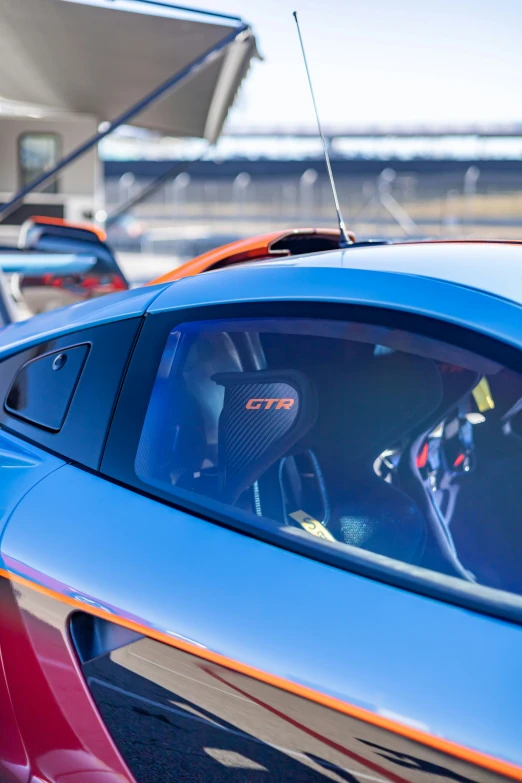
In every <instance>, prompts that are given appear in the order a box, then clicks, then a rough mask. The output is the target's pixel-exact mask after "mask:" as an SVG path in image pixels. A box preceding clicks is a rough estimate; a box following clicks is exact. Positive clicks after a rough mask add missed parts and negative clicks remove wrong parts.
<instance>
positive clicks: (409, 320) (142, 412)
mask: <svg viewBox="0 0 522 783" xmlns="http://www.w3.org/2000/svg"><path fill="white" fill-rule="evenodd" d="M263 317H270V318H274V317H285V318H289V317H296V318H298V317H301V318H303V317H304V318H307V319H328V320H343V321H352V322H353V321H355V322H357V321H360V322H363V323H370V324H375V325H382V326H391V327H395V328H399V329H404V330H406V331H412V332H416V333H417V334H419V335H423V336H426V337H432V338H435V339H437V340H441V341H444V342H448V343H450V344H453V345H455V346H457V347H460V348H464V349H467V350H470V351H473V352H476V353H479V354H481V355H483V356H484V357H486V358H489V359H492V360H493V361H496V362H499V363H501V364H502V365H504V366H505V367H506V368H509V369H512V370H514V371H516V372H519V373H521V374H522V352H521V351H520V350H519V349H518V348H515V347H513V346H510V345H507V344H506V343H502V342H500V341H497V340H495V339H494V338H491V337H488V336H486V335H482V334H480V333H477V332H473V331H472V330H469V329H465V328H463V327H460V326H456V325H453V324H448V323H447V322H443V321H437V320H435V319H433V318H429V317H426V316H419V315H416V314H410V313H407V312H404V311H398V310H392V309H388V308H382V307H370V306H366V305H350V304H337V303H315V302H313V303H311V302H295V301H293V302H292V301H289V302H281V301H277V302H254V303H248V304H245V303H239V304H227V305H208V306H202V307H197V308H188V309H186V310H174V311H168V312H162V313H157V314H153V315H147V316H146V317H145V322H144V325H143V328H142V330H141V333H140V336H139V339H138V341H137V345H136V347H135V350H134V353H133V355H132V358H131V361H130V363H129V367H128V370H127V375H126V377H125V381H124V383H123V386H122V390H121V393H120V397H119V400H118V404H117V406H116V410H115V414H114V417H113V420H112V424H111V427H110V430H109V435H108V438H107V441H106V446H105V450H104V454H103V457H102V462H101V468H100V472H101V474H102V475H103V476H104V478H107V479H109V480H111V481H114V482H115V483H117V484H118V485H120V486H122V487H125V488H127V489H131V490H133V491H135V492H138V493H139V494H141V495H143V496H145V497H148V498H150V499H153V500H156V501H158V502H160V503H162V504H164V505H167V506H170V507H172V508H176V509H177V510H179V511H182V512H185V513H187V514H190V515H193V516H196V517H199V518H201V519H204V520H206V521H208V522H212V523H214V524H217V525H219V526H221V527H225V528H227V529H230V530H234V531H235V532H237V533H240V534H242V535H247V536H249V537H251V538H254V539H257V540H258V541H259V542H263V543H265V544H268V545H272V546H277V547H278V548H280V549H284V550H287V551H289V552H292V553H294V554H296V555H301V556H304V557H307V558H309V559H312V560H315V561H317V562H321V563H323V564H325V565H328V566H333V567H335V568H338V569H340V570H343V571H348V572H351V573H356V574H359V575H360V576H362V577H366V578H370V579H373V580H375V581H379V582H383V583H385V584H388V585H390V586H393V587H396V588H400V589H405V590H408V591H409V592H413V593H416V594H419V595H421V596H425V597H427V598H431V599H436V600H438V601H442V602H445V603H450V604H453V605H456V606H460V607H462V608H465V609H469V610H472V611H476V612H479V613H480V614H486V615H490V616H493V617H496V618H501V619H504V620H509V621H511V622H515V623H517V624H521V625H522V596H517V595H516V594H512V593H508V592H504V591H500V590H496V589H494V588H488V587H485V586H481V585H476V584H472V583H467V582H465V581H464V580H460V579H458V578H456V577H451V576H445V575H444V574H440V573H437V572H433V571H428V570H427V569H421V568H419V567H417V566H412V565H409V564H406V563H401V562H400V561H394V560H391V559H389V558H386V557H382V556H380V555H374V554H373V553H368V552H365V551H362V552H360V553H357V552H356V551H355V548H354V551H353V552H352V551H351V550H348V549H347V548H346V545H344V544H341V543H337V542H335V543H330V542H327V543H323V544H322V546H317V542H316V541H314V540H311V539H310V537H309V536H308V535H306V534H304V533H303V535H301V532H300V531H298V530H297V528H296V531H297V532H288V531H285V530H281V529H279V528H278V527H277V526H276V524H275V523H273V522H270V521H269V520H263V519H262V518H258V520H254V521H249V520H247V519H241V518H240V517H239V515H238V516H237V517H233V516H230V515H228V514H226V513H224V511H223V508H225V506H222V504H217V503H214V502H213V501H212V500H210V499H207V498H205V502H204V503H199V502H197V501H196V500H194V499H193V497H184V496H183V494H182V493H180V494H176V495H173V494H172V493H170V492H167V491H163V490H162V489H161V488H160V487H158V486H153V485H151V484H149V483H146V482H144V481H142V480H141V479H140V478H139V477H138V476H137V474H136V473H135V468H134V465H135V458H136V453H137V449H138V444H139V441H140V437H141V432H142V429H143V424H144V421H145V416H146V413H147V408H148V404H149V400H150V396H151V393H152V389H153V386H154V383H155V380H156V375H157V371H158V367H159V363H160V359H161V356H162V354H163V350H164V348H165V344H166V340H167V337H168V335H169V334H170V332H171V331H173V330H174V329H175V328H176V327H177V326H179V325H181V324H184V323H188V322H195V321H209V320H214V319H216V320H217V319H219V320H226V319H231V318H263Z"/></svg>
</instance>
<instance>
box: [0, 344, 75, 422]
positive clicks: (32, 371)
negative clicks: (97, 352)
mask: <svg viewBox="0 0 522 783" xmlns="http://www.w3.org/2000/svg"><path fill="white" fill-rule="evenodd" d="M88 350H89V347H88V346H87V345H77V346H75V347H74V348H68V349H67V350H65V351H58V352H56V353H50V354H47V355H46V356H41V357H39V358H38V359H33V360H32V361H30V362H28V363H27V364H25V365H24V366H23V367H22V368H21V370H20V371H19V372H18V375H17V376H16V378H15V380H14V383H13V385H12V386H11V388H10V390H9V394H8V395H7V399H6V402H5V407H6V410H8V411H9V412H10V413H13V414H15V415H16V416H18V417H20V418H22V419H25V420H26V421H30V422H31V423H33V424H38V425H39V426H40V427H45V428H47V429H50V430H59V429H60V428H61V426H62V424H63V422H64V419H65V416H66V414H67V409H68V408H69V404H70V402H71V400H72V396H73V394H74V390H75V388H76V384H77V382H78V379H79V377H80V373H81V371H82V367H83V365H84V362H85V358H86V356H87V352H88Z"/></svg>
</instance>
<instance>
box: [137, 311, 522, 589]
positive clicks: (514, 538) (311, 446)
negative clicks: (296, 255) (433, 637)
mask: <svg viewBox="0 0 522 783" xmlns="http://www.w3.org/2000/svg"><path fill="white" fill-rule="evenodd" d="M169 339H170V340H171V343H172V344H174V343H175V354H174V360H173V361H172V362H171V365H170V371H169V372H165V371H164V370H161V368H160V373H159V374H158V379H157V381H156V385H155V388H154V391H153V395H152V399H151V402H150V406H149V411H148V414H147V418H146V421H145V426H144V430H143V434H142V438H141V441H140V447H139V451H138V456H137V460H136V471H137V473H138V475H139V476H140V477H141V478H142V479H143V480H145V481H148V482H151V483H159V484H160V485H161V486H163V487H165V486H168V487H170V488H171V490H172V492H173V493H175V492H176V491H179V490H182V491H184V492H190V493H196V494H197V495H198V496H200V497H208V498H212V499H213V500H217V501H219V502H220V503H224V504H226V506H227V508H228V509H229V511H230V510H231V509H234V513H238V514H241V513H242V514H245V513H246V514H249V515H255V516H257V517H263V518H264V519H268V520H271V521H272V522H273V523H274V524H277V525H279V526H294V527H301V528H303V529H305V530H307V531H308V532H309V533H310V534H311V535H313V536H315V537H316V538H317V539H323V540H329V541H337V542H341V543H344V544H346V545H348V546H350V547H357V548H360V549H364V550H367V551H369V552H373V553H375V554H378V555H384V556H386V557H389V558H393V559H395V560H398V561H401V562H403V563H408V564H411V565H414V566H420V567H423V568H428V569H431V570H432V571H436V572H439V573H443V574H447V575H450V576H454V577H459V578H461V579H464V580H466V581H468V582H477V583H479V584H483V585H487V586H490V587H495V588H500V589H504V590H509V591H512V592H518V593H522V579H521V578H520V575H519V571H520V569H519V567H518V564H519V562H520V556H521V555H522V535H521V534H520V532H519V513H520V507H521V501H522V498H520V493H519V492H518V491H517V484H518V482H517V477H518V475H519V470H520V468H521V466H522V440H521V439H520V438H519V437H518V435H517V434H516V432H515V430H516V429H517V428H516V427H515V426H511V422H513V421H515V419H517V416H520V419H521V423H522V413H521V412H520V408H517V407H516V406H517V403H518V401H519V400H521V399H522V377H521V376H518V374H516V373H514V372H512V371H511V370H507V369H505V368H502V367H501V366H500V365H498V364H496V363H495V362H492V361H490V360H488V359H485V358H483V357H480V356H476V355H474V354H472V353H470V352H469V351H466V350H462V349H459V348H454V347H452V346H449V345H447V344H444V343H442V342H439V341H436V340H433V339H431V338H424V337H420V336H416V335H411V334H408V333H406V332H401V331H399V330H395V329H394V330H392V329H387V328H384V327H375V326H370V325H365V324H349V323H346V322H329V321H319V322H318V321H306V320H305V319H302V320H300V319H273V320H269V319H266V320H265V321H264V322H263V321H261V320H258V321H257V322H256V321H255V320H254V319H252V320H251V321H243V322H242V321H236V322H232V321H231V322H228V323H226V322H220V323H210V322H209V323H203V322H202V323H199V324H186V325H184V326H182V327H179V328H178V329H177V330H175V332H174V333H173V334H171V336H170V338H169ZM169 350H170V353H172V351H173V348H172V345H171V348H170V349H169ZM166 353H167V351H166ZM521 407H522V406H521ZM520 430H521V432H522V426H521V427H520ZM318 543H319V541H318Z"/></svg>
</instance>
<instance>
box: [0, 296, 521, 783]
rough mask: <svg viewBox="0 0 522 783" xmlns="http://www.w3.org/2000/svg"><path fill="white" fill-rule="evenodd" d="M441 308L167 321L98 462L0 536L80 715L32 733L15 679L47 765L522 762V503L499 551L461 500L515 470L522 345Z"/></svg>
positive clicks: (220, 769) (295, 772) (220, 310)
mask: <svg viewBox="0 0 522 783" xmlns="http://www.w3.org/2000/svg"><path fill="white" fill-rule="evenodd" d="M193 284H194V283H192V285H193ZM294 291H295V288H294ZM466 295H468V294H466ZM180 298H181V299H182V298H183V297H182V296H181V297H180ZM479 298H480V297H479V296H478V295H477V302H478V299H479ZM160 301H161V300H160ZM492 306H493V305H492ZM495 306H496V305H495ZM506 307H508V306H507V305H506ZM506 312H507V310H506ZM434 326H435V327H436V328H437V329H438V330H439V331H440V323H438V324H434V322H433V321H430V320H429V319H424V320H423V319H419V318H418V317H415V318H414V319H412V317H411V316H410V315H409V314H408V313H406V312H404V311H401V309H400V308H399V307H396V309H395V312H391V311H390V310H389V309H386V310H385V309H380V308H378V307H376V306H374V307H372V309H371V310H370V309H368V310H364V308H361V307H360V306H357V307H354V306H353V305H352V306H350V304H349V302H348V304H346V305H345V306H342V307H341V306H339V305H338V304H334V303H333V302H331V303H326V304H325V303H324V302H322V303H315V304H314V303H311V302H306V301H304V300H303V301H297V302H294V303H292V304H291V305H289V304H288V302H282V303H281V302H277V301H269V302H264V303H263V302H247V303H246V304H241V303H240V304H237V303H236V304H234V305H231V304H222V305H219V304H217V305H216V304H213V305H212V306H209V307H199V308H194V307H192V308H186V309H184V308H183V307H181V306H180V305H179V304H178V306H176V307H164V306H163V307H162V306H161V304H160V306H158V307H157V309H156V310H155V311H154V312H152V311H151V312H149V315H148V316H147V318H146V321H145V324H144V326H143V328H142V330H141V332H140V335H139V339H138V342H137V345H136V348H135V350H134V353H133V356H132V360H131V363H130V365H129V368H128V371H127V374H126V378H125V383H124V385H123V388H122V390H121V393H120V394H119V397H118V404H117V408H116V411H115V415H114V418H113V420H112V424H111V429H110V433H109V437H108V440H107V444H106V447H105V449H104V456H103V460H102V462H101V465H100V467H99V468H98V469H86V466H85V465H82V464H81V463H79V462H76V461H74V462H71V461H69V463H68V464H66V465H63V466H61V467H59V468H58V469H57V470H55V471H54V472H52V473H50V474H49V475H48V476H47V477H45V478H44V479H43V480H41V481H40V482H39V483H38V484H37V485H36V486H34V488H33V489H32V490H31V491H30V492H29V493H28V494H26V495H25V497H24V498H23V499H22V500H21V502H19V503H18V505H17V507H16V509H15V510H14V512H13V513H12V514H11V516H10V520H9V524H8V526H7V529H6V532H5V534H4V538H3V541H2V556H3V557H4V560H6V559H9V558H10V562H14V561H16V563H17V570H16V573H14V572H11V575H10V576H11V579H12V581H13V583H14V588H15V593H16V594H15V596H14V597H13V601H14V604H15V605H16V611H17V612H18V613H19V615H20V623H21V626H23V633H24V634H25V638H26V640H29V644H28V647H29V648H30V650H31V654H32V657H31V656H30V655H29V654H28V657H27V661H26V663H27V666H28V667H29V668H28V671H29V670H30V671H31V673H32V675H33V683H34V687H37V688H38V692H39V694H40V696H41V698H42V699H43V698H44V697H45V699H46V704H49V705H53V706H52V709H55V707H56V705H58V707H59V712H60V719H61V721H62V723H61V726H60V731H59V732H58V733H57V730H55V732H54V734H53V732H52V731H50V730H49V732H48V733H49V734H50V735H51V736H48V737H47V738H46V739H45V741H44V739H42V737H41V736H38V731H39V729H41V722H40V720H39V719H38V718H37V717H35V715H34V711H31V710H28V709H27V708H26V707H24V706H22V704H21V702H22V699H23V694H24V693H27V684H26V683H24V682H20V678H19V679H18V681H17V691H16V694H15V696H16V697H17V698H15V697H13V701H14V702H16V703H15V707H16V709H17V717H18V721H19V723H20V724H21V723H22V722H23V723H24V729H23V731H22V733H23V734H24V737H28V736H29V737H30V738H31V742H32V743H33V744H32V747H33V748H34V749H35V751H34V752H35V755H36V757H37V758H38V760H39V761H38V763H39V765H40V767H39V769H40V773H41V774H42V777H43V775H44V774H45V775H47V778H44V779H49V780H50V779H52V780H54V779H59V777H60V774H62V775H63V774H65V773H66V772H67V773H68V774H72V770H73V767H74V765H76V767H75V768H76V769H78V767H79V765H81V764H82V763H83V764H87V766H88V769H89V770H90V771H91V772H92V774H93V779H98V778H97V777H94V775H95V774H96V775H98V777H100V779H101V776H102V774H105V775H108V774H109V773H110V774H113V775H116V774H118V775H123V776H127V779H132V778H134V779H136V780H137V781H140V782H141V781H157V780H166V781H168V780H173V781H174V780H194V781H196V780H205V781H207V780H208V781H221V780H222V781H234V780H237V781H244V780H258V779H259V780H263V779H265V780H274V781H275V780H281V781H283V780H284V781H294V780H295V781H320V780H337V781H338V780H349V781H353V780H354V779H355V780H360V781H365V780H391V781H396V783H404V781H412V783H413V782H415V783H416V781H419V783H422V781H426V780H436V779H440V778H442V779H449V780H451V779H452V780H459V781H468V780H473V781H482V780H493V779H494V778H499V777H508V778H509V777H510V778H514V779H521V778H522V773H521V772H520V763H521V758H520V745H519V742H518V736H519V726H520V717H521V709H522V708H521V704H522V701H521V699H520V677H519V672H518V669H519V663H518V662H519V659H520V658H519V655H520V652H521V651H522V632H521V629H520V599H519V598H518V596H517V594H516V593H517V589H518V587H517V582H516V580H517V574H516V569H514V568H513V563H512V561H511V560H510V559H509V551H508V552H507V553H506V550H510V549H511V550H516V551H518V550H517V547H518V546H519V544H520V541H519V539H518V538H517V537H516V535H515V534H514V533H513V528H512V527H510V525H511V523H512V522H513V519H514V518H516V508H515V509H512V508H511V506H510V503H511V504H515V506H516V499H513V498H512V497H511V499H510V503H507V502H506V504H505V507H504V508H503V509H502V511H503V512H505V516H506V519H507V518H508V517H509V524H508V525H507V527H505V529H504V530H503V536H504V537H505V536H507V537H508V538H509V537H510V536H511V538H510V540H509V545H508V546H507V547H506V546H504V543H505V542H504V543H502V542H500V543H499V542H497V541H496V539H495V536H494V535H492V531H491V528H490V529H489V530H488V531H486V532H487V533H488V535H489V538H488V537H487V536H485V534H484V535H483V541H484V542H487V541H490V542H491V541H492V542H493V543H494V544H495V558H496V559H495V558H492V559H488V558H483V557H482V558H481V553H480V552H478V553H477V551H476V548H475V549H474V548H473V542H474V540H475V538H476V536H478V535H479V533H480V532H481V531H480V529H479V530H476V529H475V528H473V535H472V536H471V539H472V540H471V541H470V540H469V538H470V537H469V536H468V537H467V538H466V535H465V534H466V524H465V523H466V520H467V519H468V518H469V516H470V513H469V508H471V506H469V507H468V506H466V505H465V506H464V507H463V508H462V509H459V513H458V514H457V513H456V512H455V511H454V510H453V508H459V504H458V502H457V501H455V502H454V503H453V506H452V505H451V502H450V501H449V500H448V497H446V495H445V494H444V493H449V495H451V492H450V489H452V488H453V485H454V484H455V483H456V484H457V485H458V488H459V492H460V494H462V495H466V494H467V495H471V496H473V495H477V493H478V487H479V483H482V484H483V485H484V486H485V485H486V481H485V478H484V477H482V478H481V479H480V482H479V483H476V482H475V483H473V484H471V483H465V481H464V480H465V478H466V477H467V476H468V475H474V473H473V470H472V468H471V466H472V463H473V461H474V460H475V461H476V460H478V459H479V457H480V456H481V455H483V454H486V455H487V456H488V457H489V456H491V454H492V453H493V451H494V450H495V449H496V452H495V454H498V450H499V448H501V447H502V448H503V449H504V451H502V455H501V456H502V459H501V460H500V461H501V462H502V465H501V466H500V468H502V467H504V468H505V463H506V464H507V461H509V460H511V463H510V467H509V469H510V471H511V472H510V473H509V476H511V475H513V471H515V470H516V467H517V464H518V462H517V460H518V444H517V442H516V441H514V442H513V443H512V442H511V441H510V442H509V444H507V442H506V443H504V441H503V440H502V438H503V437H504V434H505V432H504V430H505V426H504V424H505V421H508V420H509V414H510V412H511V411H512V408H513V404H516V402H517V395H518V397H522V389H521V388H520V387H519V385H518V384H519V376H518V375H517V373H516V371H515V370H514V369H513V368H512V367H511V364H516V361H517V357H518V352H517V351H514V350H512V349H510V348H509V347H508V346H507V345H505V344H501V343H495V342H494V341H493V340H492V339H491V338H486V337H481V336H480V335H478V334H476V333H470V332H467V333H466V334H463V333H462V331H459V330H458V329H454V330H453V331H452V329H451V328H447V329H446V330H445V340H444V341H441V340H439V338H438V336H435V333H434ZM470 337H473V349H471V348H470V344H471V343H470ZM484 379H486V380H487V379H489V381H488V383H489V385H488V387H487V389H488V390H489V396H490V397H491V396H492V395H494V396H495V398H496V400H497V407H496V408H495V407H489V408H487V407H486V408H485V409H484V411H483V412H482V413H480V411H479V410H477V409H475V408H473V409H471V407H472V406H473V405H475V406H478V405H479V403H477V402H476V398H477V397H479V393H478V392H476V389H477V387H478V386H479V385H480V384H481V383H482V384H483V381H484ZM481 388H482V391H483V392H484V394H485V395H486V397H487V396H488V392H485V391H484V385H482V387H481ZM473 401H475V402H473ZM466 406H468V407H466ZM470 406H471V407H470ZM468 408H469V409H468ZM494 411H496V413H495V414H494V415H493V416H490V414H491V413H493V412H494ZM499 411H501V413H502V416H501V417H500V418H499V417H498V416H497V414H498V413H499ZM472 413H474V414H480V416H482V419H480V420H479V418H478V417H477V416H475V419H474V421H475V424H473V425H472V426H476V427H477V428H478V427H480V426H484V427H486V430H485V431H484V433H485V435H484V438H483V437H482V436H481V437H480V443H479V442H478V441H479V438H478V434H479V433H478V430H477V433H476V434H477V443H475V442H474V441H473V440H470V438H469V432H468V430H469V428H467V429H466V427H467V425H468V424H470V423H471V422H472V421H473V417H472V418H471V419H470V418H469V416H470V414H472ZM506 414H508V418H507V419H505V418H504V417H505V415H506ZM501 419H502V420H501ZM441 420H442V425H441ZM441 426H442V427H443V430H442V433H443V435H441V434H440V427H441ZM451 433H453V434H451ZM439 441H440V442H439ZM426 444H427V446H428V451H429V459H426V461H425V462H424V463H423V458H424V457H423V455H424V454H425V452H426ZM506 444H507V445H506ZM452 450H456V451H455V458H454V459H453V462H452V464H451V465H450V468H451V469H450V470H448V464H449V459H450V458H449V455H450V454H451V455H453V451H452ZM461 454H463V459H462V460H460V455H461ZM437 458H438V459H439V462H438V463H437V464H436V459H437ZM412 461H413V463H414V464H413V466H412ZM455 462H458V464H457V465H455V464H454V463H455ZM401 463H402V467H401ZM441 464H443V465H444V466H445V467H444V469H441V468H440V465H441ZM487 464H488V465H489V464H490V463H489V462H487ZM461 465H464V467H467V466H469V467H470V469H469V470H468V471H465V470H464V467H463V468H462V471H459V470H458V468H459V467H460V466H461ZM404 466H406V467H404ZM500 468H499V466H498V465H497V464H496V463H495V469H500ZM441 471H442V472H441ZM399 472H400V475H399ZM490 474H491V471H489V470H488V472H487V479H488V481H489V482H490V484H489V486H492V484H491V481H493V483H494V481H495V480H496V478H495V475H496V474H495V475H493V478H492V479H491V480H490ZM352 477H353V479H354V480H353V481H352ZM497 478H498V476H497ZM430 482H431V483H430ZM433 482H436V485H435V486H436V489H435V490H433V486H434V484H433ZM402 487H406V488H407V490H406V489H403V488H402ZM463 487H464V488H465V490H466V491H465V492H464V490H463V489H462V488H463ZM430 488H431V490H430V491H432V492H433V494H434V495H436V498H435V500H434V501H433V502H432V501H431V499H430V497H429V495H428V494H427V489H430ZM347 490H348V491H347ZM454 494H455V493H454ZM473 508H474V512H475V514H476V515H477V516H478V512H477V508H476V505H475V507H473ZM457 523H458V524H457ZM463 528H464V529H463ZM502 558H507V560H505V561H504V560H503V559H502ZM484 560H485V561H486V562H484ZM504 563H506V565H505V566H504ZM472 568H473V569H474V573H473V575H472V576H473V578H471V576H470V574H471V569H472ZM507 575H508V576H507ZM504 578H505V579H507V580H508V581H507V582H506V585H504V584H503V583H502V580H503V579H504ZM495 580H496V581H495ZM35 658H36V660H35ZM10 671H11V672H12V671H13V669H12V668H11V670H10ZM65 686H67V687H65ZM49 709H50V711H52V709H51V706H50V707H49ZM493 715H494V718H492V716H493ZM20 716H22V718H23V721H22V720H21V717H20ZM57 743H61V744H60V748H61V749H62V750H64V749H66V750H67V754H65V753H62V754H61V756H60V764H61V765H62V766H59V765H58V763H57V762H56V761H54V760H50V756H51V749H52V748H53V745H56V744H57ZM53 759H54V757H53ZM46 765H47V766H46ZM89 765H90V766H89ZM517 765H518V766H517ZM71 779H72V778H71ZM105 779H107V778H104V780H105ZM115 779H116V778H115Z"/></svg>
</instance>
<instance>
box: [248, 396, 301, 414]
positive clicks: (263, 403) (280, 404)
mask: <svg viewBox="0 0 522 783" xmlns="http://www.w3.org/2000/svg"><path fill="white" fill-rule="evenodd" d="M276 403H277V404H276ZM294 403H295V400H292V399H278V398H277V397H276V398H273V397H269V398H268V399H257V398H256V397H253V398H252V399H251V400H249V401H248V402H247V404H246V406H245V407H246V408H247V409H248V410H249V411H258V410H260V409H263V410H265V411H268V410H270V408H274V407H275V409H276V410H277V411H279V410H281V409H283V410H286V411H289V410H290V408H292V407H293V405H294Z"/></svg>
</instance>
